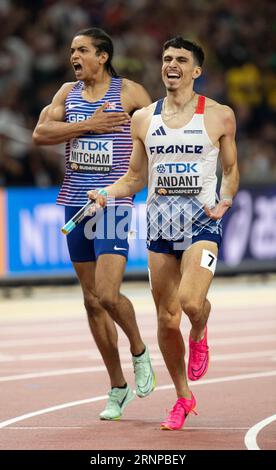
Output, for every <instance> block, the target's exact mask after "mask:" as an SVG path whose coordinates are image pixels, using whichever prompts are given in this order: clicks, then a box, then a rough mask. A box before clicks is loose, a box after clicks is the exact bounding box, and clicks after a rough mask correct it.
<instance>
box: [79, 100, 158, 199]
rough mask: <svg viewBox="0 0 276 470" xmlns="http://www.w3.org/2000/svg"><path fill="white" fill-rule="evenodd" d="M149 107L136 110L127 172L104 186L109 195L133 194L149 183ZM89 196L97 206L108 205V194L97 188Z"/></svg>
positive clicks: (124, 195)
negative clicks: (147, 131)
mask: <svg viewBox="0 0 276 470" xmlns="http://www.w3.org/2000/svg"><path fill="white" fill-rule="evenodd" d="M148 112H149V111H148V108H143V109H141V110H139V111H136V112H135V113H134V115H133V117H132V121H131V133H132V142H133V149H132V154H131V157H130V163H129V168H128V171H127V173H126V174H125V175H124V176H122V177H121V178H120V179H118V181H116V183H114V184H112V185H110V186H107V187H105V188H104V191H105V192H106V193H107V195H108V197H111V198H122V197H127V196H132V195H133V194H135V193H137V192H139V191H140V190H141V189H143V188H144V187H145V186H146V185H147V181H148V157H147V153H146V149H145V144H144V141H145V135H146V130H145V129H146V126H147V124H146V120H147V116H148ZM87 194H88V197H89V198H90V199H91V200H94V201H95V203H96V206H101V207H104V206H105V205H106V196H105V195H104V194H100V193H98V191H97V190H92V191H88V193H87Z"/></svg>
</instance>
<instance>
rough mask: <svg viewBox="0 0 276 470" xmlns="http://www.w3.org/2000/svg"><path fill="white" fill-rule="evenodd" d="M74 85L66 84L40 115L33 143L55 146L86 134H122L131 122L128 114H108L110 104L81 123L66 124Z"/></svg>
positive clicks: (106, 104)
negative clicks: (67, 101)
mask: <svg viewBox="0 0 276 470" xmlns="http://www.w3.org/2000/svg"><path fill="white" fill-rule="evenodd" d="M72 86H73V83H65V84H64V85H62V87H61V88H60V90H59V91H58V92H57V93H56V95H55V96H54V98H53V101H52V103H51V104H50V105H48V106H46V107H45V108H44V109H43V110H42V111H41V113H40V116H39V120H38V122H37V125H36V127H35V129H34V132H33V141H34V143H36V144H38V145H53V144H60V143H63V142H67V141H68V140H70V139H72V138H74V137H78V136H80V135H82V134H85V133H86V132H93V133H95V134H104V133H109V132H120V131H121V130H122V128H121V126H123V125H124V124H126V123H127V122H128V120H129V116H128V114H127V113H118V112H108V113H105V112H104V110H105V109H106V108H108V103H105V104H103V105H102V106H101V107H100V108H98V109H97V110H96V111H95V112H94V114H93V115H92V116H91V117H90V118H89V119H86V120H84V121H81V122H64V119H65V100H66V97H67V95H68V93H69V92H70V91H71V89H72Z"/></svg>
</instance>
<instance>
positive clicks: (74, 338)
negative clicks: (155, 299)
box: [0, 323, 276, 348]
mask: <svg viewBox="0 0 276 470" xmlns="http://www.w3.org/2000/svg"><path fill="white" fill-rule="evenodd" d="M151 326H152V327H153V325H151ZM249 329H250V328H248V329H247V328H244V330H245V331H246V332H247V331H248V330H249ZM251 329H252V328H251ZM254 329H255V328H254ZM256 329H257V330H258V331H259V330H260V327H258V328H256ZM268 329H270V330H271V325H270V326H269V327H268ZM236 330H237V331H240V332H241V331H242V328H241V327H239V328H234V331H236ZM222 331H224V330H222ZM227 331H229V332H230V331H231V327H230V326H229V327H227ZM275 331H276V323H275ZM187 335H188V332H187V333H186V334H185V335H184V336H187ZM143 337H147V338H152V337H153V335H152V331H150V332H143ZM275 340H276V334H270V335H256V336H235V337H232V338H212V336H211V341H210V343H211V346H212V345H224V344H236V343H241V342H243V343H255V342H257V343H261V342H263V341H275ZM91 341H92V338H91V336H90V335H89V334H88V333H87V334H85V333H84V334H83V335H70V336H60V337H55V338H45V337H43V338H30V339H26V338H25V339H13V340H2V341H0V347H1V348H10V347H16V348H17V347H18V346H35V345H39V346H41V345H48V344H67V343H69V344H73V343H82V344H83V343H84V342H87V343H91Z"/></svg>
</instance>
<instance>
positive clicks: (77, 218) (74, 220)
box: [61, 199, 95, 235]
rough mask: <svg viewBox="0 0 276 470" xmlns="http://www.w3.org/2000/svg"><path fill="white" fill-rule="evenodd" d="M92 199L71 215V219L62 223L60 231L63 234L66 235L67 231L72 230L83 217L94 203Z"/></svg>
mask: <svg viewBox="0 0 276 470" xmlns="http://www.w3.org/2000/svg"><path fill="white" fill-rule="evenodd" d="M94 202H95V201H94V200H91V199H90V200H89V201H88V202H87V203H86V204H85V205H84V206H83V207H82V208H81V209H80V210H79V211H78V212H77V213H76V214H75V215H74V216H73V217H72V219H70V220H68V222H67V223H66V224H65V225H63V227H62V229H61V231H62V233H64V234H65V235H68V233H70V232H72V230H74V228H75V227H76V226H77V225H78V224H79V223H80V222H81V221H82V220H83V219H84V217H85V216H86V215H87V213H88V211H89V209H90V207H91V205H92V204H94Z"/></svg>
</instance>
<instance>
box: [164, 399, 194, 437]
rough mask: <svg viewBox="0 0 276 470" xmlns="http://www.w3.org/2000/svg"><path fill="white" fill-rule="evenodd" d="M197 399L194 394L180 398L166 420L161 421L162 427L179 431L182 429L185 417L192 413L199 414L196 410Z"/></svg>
mask: <svg viewBox="0 0 276 470" xmlns="http://www.w3.org/2000/svg"><path fill="white" fill-rule="evenodd" d="M195 407H196V399H195V397H194V395H193V394H192V398H191V399H190V400H188V399H187V398H184V397H183V398H178V400H177V402H176V404H175V405H174V407H173V409H172V410H171V411H170V412H169V415H168V417H167V419H166V420H165V421H163V422H162V423H161V429H163V430H169V431H178V430H180V429H182V427H183V425H184V422H185V419H186V418H187V416H188V415H189V414H190V413H194V414H195V415H197V412H196V410H195Z"/></svg>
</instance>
